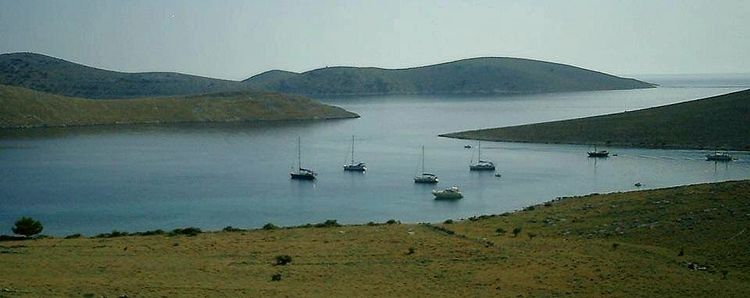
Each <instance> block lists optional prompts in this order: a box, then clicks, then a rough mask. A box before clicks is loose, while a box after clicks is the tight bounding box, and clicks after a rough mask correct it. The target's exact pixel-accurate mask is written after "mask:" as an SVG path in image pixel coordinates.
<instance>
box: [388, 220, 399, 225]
mask: <svg viewBox="0 0 750 298" xmlns="http://www.w3.org/2000/svg"><path fill="white" fill-rule="evenodd" d="M385 223H386V224H389V225H392V224H400V223H401V222H400V221H397V220H395V219H389V220H388V221H386V222H385Z"/></svg>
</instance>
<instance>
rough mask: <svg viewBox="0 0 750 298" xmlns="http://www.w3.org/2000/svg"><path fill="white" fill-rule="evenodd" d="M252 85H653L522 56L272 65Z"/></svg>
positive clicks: (451, 88)
mask: <svg viewBox="0 0 750 298" xmlns="http://www.w3.org/2000/svg"><path fill="white" fill-rule="evenodd" d="M244 82H245V83H246V84H248V85H249V86H250V87H253V88H257V89H265V90H272V91H278V92H283V93H293V94H303V95H307V96H313V97H316V96H317V97H319V96H329V95H369V94H493V93H530V92H557V91H584V90H613V89H636V88H650V87H654V85H652V84H649V83H645V82H641V81H638V80H634V79H625V78H620V77H616V76H612V75H608V74H604V73H600V72H595V71H591V70H586V69H582V68H578V67H574V66H569V65H564V64H557V63H550V62H543V61H535V60H528V59H518V58H473V59H465V60H459V61H454V62H449V63H443V64H437V65H430V66H424V67H416V68H408V69H382V68H373V67H326V68H321V69H316V70H312V71H308V72H304V73H300V74H297V73H291V72H282V71H278V70H275V71H270V72H266V73H262V74H259V75H256V76H254V77H251V78H249V79H247V80H245V81H244Z"/></svg>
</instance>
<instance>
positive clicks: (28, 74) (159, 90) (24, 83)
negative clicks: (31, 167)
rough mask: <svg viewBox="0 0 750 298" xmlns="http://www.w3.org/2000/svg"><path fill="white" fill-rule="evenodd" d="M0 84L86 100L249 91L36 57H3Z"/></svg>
mask: <svg viewBox="0 0 750 298" xmlns="http://www.w3.org/2000/svg"><path fill="white" fill-rule="evenodd" d="M0 84H4V85H11V86H19V87H24V88H28V89H33V90H38V91H44V92H48V93H54V94H59V95H66V96H73V97H83V98H135V97H152V96H166V95H189V94H205V93H214V92H224V91H238V90H244V89H247V87H246V86H244V85H243V84H242V83H240V82H236V81H227V80H219V79H212V78H205V77H199V76H192V75H185V74H180V73H173V72H149V73H124V72H116V71H109V70H103V69H97V68H93V67H89V66H85V65H81V64H77V63H73V62H69V61H65V60H62V59H58V58H53V57H49V56H45V55H41V54H35V53H11V54H2V55H0Z"/></svg>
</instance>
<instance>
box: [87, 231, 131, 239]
mask: <svg viewBox="0 0 750 298" xmlns="http://www.w3.org/2000/svg"><path fill="white" fill-rule="evenodd" d="M128 235H130V234H129V233H128V232H120V231H118V230H113V231H112V232H110V233H102V234H98V235H96V236H94V238H115V237H124V236H128Z"/></svg>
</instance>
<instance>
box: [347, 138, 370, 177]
mask: <svg viewBox="0 0 750 298" xmlns="http://www.w3.org/2000/svg"><path fill="white" fill-rule="evenodd" d="M366 170H367V165H365V163H364V162H355V161H354V136H352V161H351V162H350V163H349V164H346V165H344V171H352V172H364V171H366Z"/></svg>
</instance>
